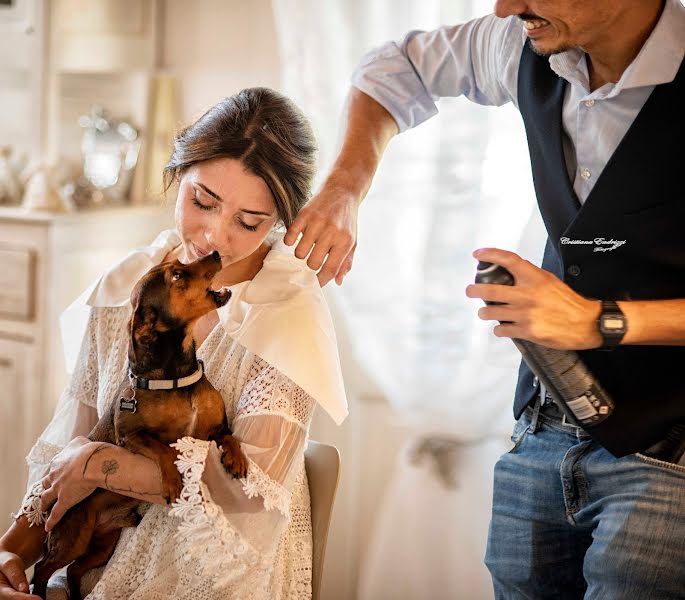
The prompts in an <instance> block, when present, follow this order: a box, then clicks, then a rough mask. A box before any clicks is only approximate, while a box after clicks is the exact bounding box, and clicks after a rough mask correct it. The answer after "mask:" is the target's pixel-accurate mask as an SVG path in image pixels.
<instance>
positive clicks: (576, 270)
mask: <svg viewBox="0 0 685 600" xmlns="http://www.w3.org/2000/svg"><path fill="white" fill-rule="evenodd" d="M566 272H567V273H568V274H569V275H571V276H572V277H578V275H580V267H579V266H578V265H569V267H568V269H566Z"/></svg>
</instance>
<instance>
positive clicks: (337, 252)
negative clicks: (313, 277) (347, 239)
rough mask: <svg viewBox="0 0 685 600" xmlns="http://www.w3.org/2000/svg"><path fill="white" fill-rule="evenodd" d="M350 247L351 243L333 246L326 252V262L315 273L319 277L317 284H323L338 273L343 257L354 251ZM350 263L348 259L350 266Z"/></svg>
mask: <svg viewBox="0 0 685 600" xmlns="http://www.w3.org/2000/svg"><path fill="white" fill-rule="evenodd" d="M350 248H351V244H350V245H347V244H346V245H345V246H334V247H333V248H332V249H331V251H330V252H329V253H328V258H327V259H326V263H325V264H324V266H323V267H322V268H321V270H320V271H319V274H318V275H317V277H318V278H319V285H321V287H323V286H325V285H326V284H327V283H328V282H329V281H330V280H331V279H333V278H334V277H336V276H337V275H338V273H339V272H340V270H341V268H342V266H343V263H344V261H345V259H346V258H347V257H348V256H349V255H350V253H353V252H354V249H350ZM351 264H352V262H351V261H350V266H351ZM348 270H349V269H348ZM343 277H344V275H343ZM338 285H339V284H338Z"/></svg>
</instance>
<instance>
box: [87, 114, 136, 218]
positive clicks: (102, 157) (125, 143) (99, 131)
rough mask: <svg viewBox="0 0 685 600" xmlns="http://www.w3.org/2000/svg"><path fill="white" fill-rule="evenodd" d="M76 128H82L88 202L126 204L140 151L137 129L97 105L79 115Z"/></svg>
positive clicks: (94, 203) (96, 204)
mask: <svg viewBox="0 0 685 600" xmlns="http://www.w3.org/2000/svg"><path fill="white" fill-rule="evenodd" d="M79 125H80V126H81V127H82V129H83V137H82V139H81V152H82V154H83V177H84V178H85V180H86V181H87V185H88V186H90V187H91V188H92V193H91V198H90V203H91V204H92V206H99V205H104V204H125V203H127V202H128V198H129V192H130V189H131V182H132V180H133V174H134V172H135V168H136V164H137V163H138V153H139V151H140V137H139V133H138V130H137V129H136V128H135V127H133V125H131V124H130V123H128V122H127V121H123V120H118V119H115V118H114V117H111V116H110V115H109V114H108V113H107V112H106V111H105V110H104V109H103V108H102V107H99V106H94V107H93V108H92V109H91V112H90V114H89V115H84V116H82V117H81V118H80V119H79ZM79 208H86V206H79Z"/></svg>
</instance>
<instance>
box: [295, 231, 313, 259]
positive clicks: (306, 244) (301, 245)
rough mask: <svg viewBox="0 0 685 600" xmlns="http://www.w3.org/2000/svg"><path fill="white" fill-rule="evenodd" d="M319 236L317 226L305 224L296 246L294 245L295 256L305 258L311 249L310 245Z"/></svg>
mask: <svg viewBox="0 0 685 600" xmlns="http://www.w3.org/2000/svg"><path fill="white" fill-rule="evenodd" d="M318 236H319V228H318V227H316V226H315V225H311V224H309V225H307V228H306V229H305V230H304V233H303V234H302V237H301V238H300V241H299V242H298V244H297V246H295V256H297V258H306V256H307V255H308V254H309V253H310V252H311V251H312V246H314V243H315V242H316V240H317V238H318Z"/></svg>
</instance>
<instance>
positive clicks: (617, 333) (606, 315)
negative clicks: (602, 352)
mask: <svg viewBox="0 0 685 600" xmlns="http://www.w3.org/2000/svg"><path fill="white" fill-rule="evenodd" d="M609 320H611V321H616V320H619V321H622V323H623V326H622V327H620V328H615V329H612V328H610V327H607V326H606V323H607V321H609ZM598 326H599V333H600V335H601V336H602V348H615V347H616V346H618V345H619V344H620V343H621V340H623V336H625V334H626V330H627V323H626V317H625V315H624V314H623V311H622V310H621V309H620V307H619V306H618V304H617V303H616V302H614V301H613V300H602V310H601V312H600V313H599V319H598Z"/></svg>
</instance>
